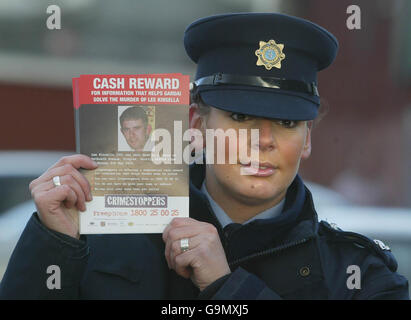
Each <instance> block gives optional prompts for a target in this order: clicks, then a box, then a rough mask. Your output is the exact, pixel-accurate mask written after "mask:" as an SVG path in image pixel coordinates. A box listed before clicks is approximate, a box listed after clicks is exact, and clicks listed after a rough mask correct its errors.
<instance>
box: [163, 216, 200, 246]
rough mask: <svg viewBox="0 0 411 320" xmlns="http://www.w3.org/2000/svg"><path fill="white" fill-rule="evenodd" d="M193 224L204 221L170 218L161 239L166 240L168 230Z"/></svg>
mask: <svg viewBox="0 0 411 320" xmlns="http://www.w3.org/2000/svg"><path fill="white" fill-rule="evenodd" d="M194 224H204V222H201V221H198V220H195V219H193V218H174V219H173V220H171V222H170V223H169V224H168V226H167V227H166V228H165V229H164V231H163V241H164V242H166V241H167V239H168V237H169V233H170V230H172V229H175V228H178V227H184V226H190V225H194Z"/></svg>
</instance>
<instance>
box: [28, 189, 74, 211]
mask: <svg viewBox="0 0 411 320" xmlns="http://www.w3.org/2000/svg"><path fill="white" fill-rule="evenodd" d="M34 200H35V202H36V205H37V207H38V209H39V210H40V211H41V212H42V211H44V210H46V211H49V210H50V211H52V212H55V210H56V209H57V208H59V207H60V206H61V204H62V203H64V205H65V207H66V208H72V207H74V206H75V204H76V202H77V196H76V193H75V192H74V191H73V190H72V189H71V188H70V187H69V186H68V185H61V186H57V187H55V188H53V189H51V190H49V191H47V192H40V193H37V194H36V197H35V199H34Z"/></svg>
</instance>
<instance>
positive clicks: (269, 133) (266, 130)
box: [258, 119, 275, 150]
mask: <svg viewBox="0 0 411 320" xmlns="http://www.w3.org/2000/svg"><path fill="white" fill-rule="evenodd" d="M258 129H259V133H260V134H259V140H260V141H259V148H260V150H272V149H274V147H275V139H274V130H273V122H272V121H271V120H266V119H263V120H260V121H259V127H258Z"/></svg>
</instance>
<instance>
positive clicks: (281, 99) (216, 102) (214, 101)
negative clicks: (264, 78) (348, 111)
mask: <svg viewBox="0 0 411 320" xmlns="http://www.w3.org/2000/svg"><path fill="white" fill-rule="evenodd" d="M199 93H200V96H201V98H202V100H203V101H204V103H206V104H207V105H210V106H213V107H216V108H218V109H222V110H225V111H232V112H236V113H244V114H247V115H252V116H256V117H263V118H270V119H283V120H313V119H314V118H316V117H317V115H318V106H319V103H315V102H313V101H312V100H311V99H308V98H306V97H304V95H301V96H300V95H296V94H295V93H290V94H288V93H286V92H284V91H281V92H279V91H275V90H270V92H267V91H254V90H244V89H241V90H240V89H235V88H225V89H224V90H200V92H199Z"/></svg>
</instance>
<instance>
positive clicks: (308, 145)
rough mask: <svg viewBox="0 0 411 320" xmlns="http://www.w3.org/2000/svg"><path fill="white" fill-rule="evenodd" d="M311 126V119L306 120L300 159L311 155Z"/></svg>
mask: <svg viewBox="0 0 411 320" xmlns="http://www.w3.org/2000/svg"><path fill="white" fill-rule="evenodd" d="M312 127H313V121H307V132H306V136H305V142H304V148H303V152H302V154H301V159H303V160H306V159H308V158H309V157H310V155H311V129H312Z"/></svg>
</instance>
